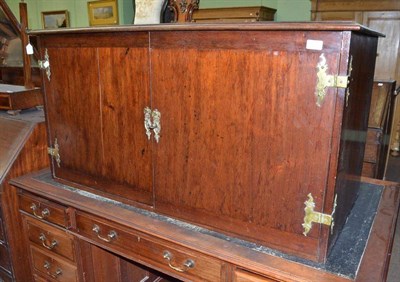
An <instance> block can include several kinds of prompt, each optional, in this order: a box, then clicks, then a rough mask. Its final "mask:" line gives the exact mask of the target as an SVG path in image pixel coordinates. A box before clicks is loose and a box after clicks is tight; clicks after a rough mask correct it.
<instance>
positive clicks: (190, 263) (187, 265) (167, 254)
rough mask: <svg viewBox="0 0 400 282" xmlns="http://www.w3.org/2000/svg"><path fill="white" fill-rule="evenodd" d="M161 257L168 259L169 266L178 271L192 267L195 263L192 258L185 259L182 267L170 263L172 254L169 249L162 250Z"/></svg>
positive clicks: (184, 270)
mask: <svg viewBox="0 0 400 282" xmlns="http://www.w3.org/2000/svg"><path fill="white" fill-rule="evenodd" d="M163 258H164V259H166V260H167V261H168V266H169V267H171V268H172V269H173V270H175V271H178V272H186V271H188V270H189V269H192V268H194V266H195V263H194V261H193V260H192V259H187V260H185V262H184V263H183V267H178V266H174V265H172V263H171V260H172V254H171V253H170V252H169V251H164V253H163Z"/></svg>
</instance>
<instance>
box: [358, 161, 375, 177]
mask: <svg viewBox="0 0 400 282" xmlns="http://www.w3.org/2000/svg"><path fill="white" fill-rule="evenodd" d="M375 171H376V164H374V163H367V162H363V167H362V173H361V175H362V176H365V177H370V178H375Z"/></svg>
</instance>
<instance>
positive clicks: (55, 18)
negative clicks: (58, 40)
mask: <svg viewBox="0 0 400 282" xmlns="http://www.w3.org/2000/svg"><path fill="white" fill-rule="evenodd" d="M69 26H70V23H69V13H68V10H61V11H47V12H42V27H43V29H54V28H65V27H69Z"/></svg>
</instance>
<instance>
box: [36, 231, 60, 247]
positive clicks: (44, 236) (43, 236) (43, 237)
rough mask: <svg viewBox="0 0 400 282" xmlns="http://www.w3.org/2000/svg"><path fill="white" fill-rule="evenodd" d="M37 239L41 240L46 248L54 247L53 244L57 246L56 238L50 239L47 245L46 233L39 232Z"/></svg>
mask: <svg viewBox="0 0 400 282" xmlns="http://www.w3.org/2000/svg"><path fill="white" fill-rule="evenodd" d="M39 240H40V241H42V245H43V247H45V248H46V249H48V250H52V249H54V247H55V246H57V244H58V242H57V241H56V240H54V239H53V240H52V241H51V244H50V245H47V244H46V242H47V241H48V240H47V238H46V235H44V234H43V233H40V236H39Z"/></svg>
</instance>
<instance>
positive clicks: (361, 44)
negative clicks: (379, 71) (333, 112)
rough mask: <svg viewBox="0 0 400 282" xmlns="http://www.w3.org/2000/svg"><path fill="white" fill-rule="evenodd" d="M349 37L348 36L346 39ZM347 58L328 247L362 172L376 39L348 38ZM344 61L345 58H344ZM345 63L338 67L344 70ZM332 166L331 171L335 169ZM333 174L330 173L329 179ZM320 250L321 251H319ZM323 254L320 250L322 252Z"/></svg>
mask: <svg viewBox="0 0 400 282" xmlns="http://www.w3.org/2000/svg"><path fill="white" fill-rule="evenodd" d="M349 36H350V35H349ZM349 39H350V40H351V41H350V49H349V55H350V56H349V58H352V72H351V77H350V84H349V88H348V90H349V96H348V102H347V105H348V106H346V90H344V89H343V90H339V96H338V97H339V99H338V103H339V104H341V105H339V106H338V107H337V108H339V109H340V108H344V111H343V119H342V131H341V142H340V151H339V158H338V165H337V173H336V175H337V178H336V189H335V193H336V194H337V205H338V206H337V208H336V212H335V216H334V220H335V228H334V230H333V235H332V236H331V237H330V246H332V244H333V243H334V241H335V240H336V237H337V236H338V234H339V233H340V230H341V227H342V226H343V225H344V223H345V222H346V218H347V216H348V214H349V213H350V210H351V208H352V206H353V203H354V201H355V199H356V197H357V193H358V188H359V183H360V176H361V171H362V165H363V159H364V151H365V144H366V138H367V128H368V114H369V109H370V104H371V94H372V85H373V76H374V66H375V58H376V48H377V40H378V38H376V37H368V36H364V35H360V34H357V33H353V34H351V38H350V37H349ZM344 57H345V58H346V56H344ZM346 61H347V59H346V60H343V62H342V67H343V68H347V66H346V65H347V63H349V62H346ZM335 167H336V166H332V169H336V168H335ZM334 174H335V173H334V172H332V175H334ZM331 199H332V200H333V195H332V196H331V195H329V194H328V195H327V209H328V211H329V210H330V206H332V204H331ZM322 249H323V247H322ZM322 252H323V250H322Z"/></svg>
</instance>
